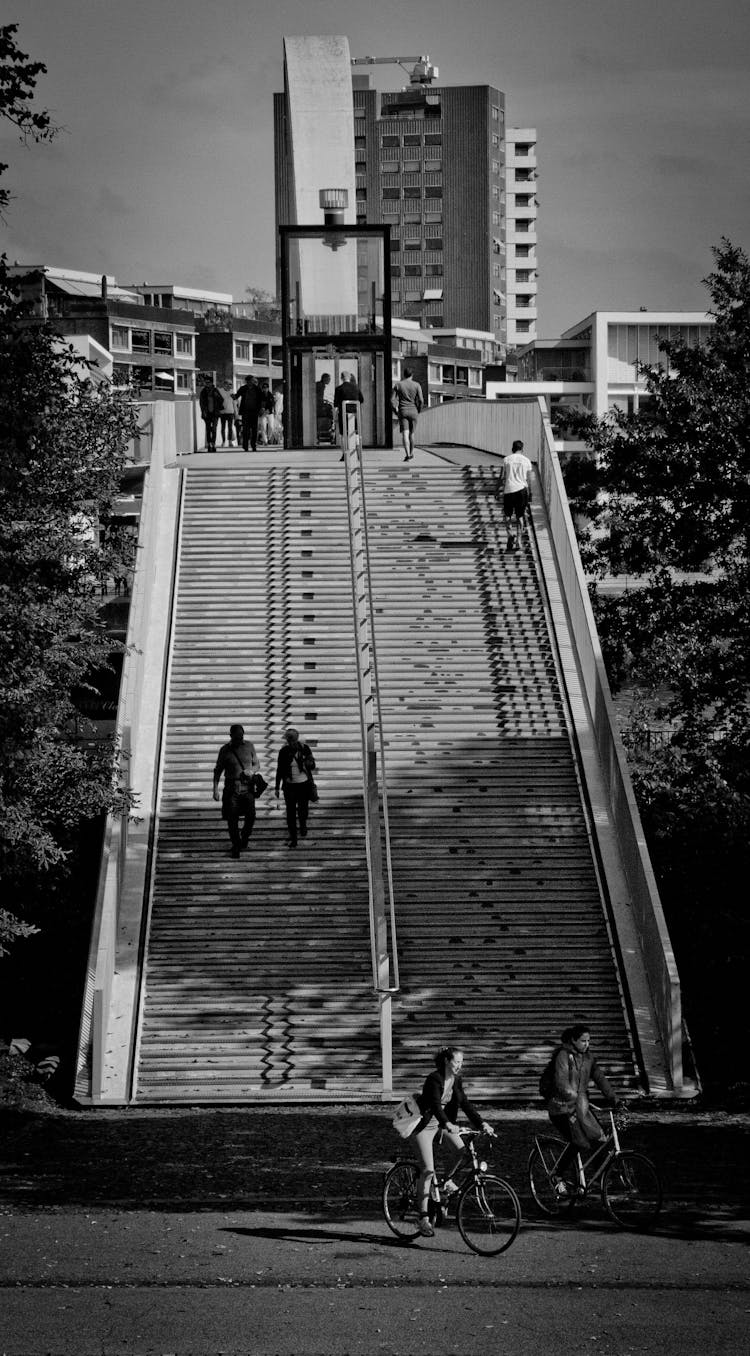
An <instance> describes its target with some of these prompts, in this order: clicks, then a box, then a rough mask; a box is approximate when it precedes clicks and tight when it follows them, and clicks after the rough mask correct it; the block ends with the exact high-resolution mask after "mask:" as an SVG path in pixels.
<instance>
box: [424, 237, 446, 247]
mask: <svg viewBox="0 0 750 1356" xmlns="http://www.w3.org/2000/svg"><path fill="white" fill-rule="evenodd" d="M425 248H426V249H428V250H441V249H442V248H443V237H442V236H441V235H428V237H427V239H426V240H425Z"/></svg>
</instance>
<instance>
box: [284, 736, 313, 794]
mask: <svg viewBox="0 0 750 1356" xmlns="http://www.w3.org/2000/svg"><path fill="white" fill-rule="evenodd" d="M292 761H295V762H296V764H297V767H298V768H299V770H300V772H306V773H307V777H308V781H312V776H311V773H313V772H314V771H315V759H314V758H313V755H312V749H311V748H310V745H309V744H303V743H302V741H300V743H299V744H298V745H297V747H296V749H293V748H292V746H291V744H285V745H284V747H283V748H282V749H280V750H279V757H278V760H277V762H276V795H277V796H278V794H279V787H280V786H281V784H282V782H289V781H291V779H292Z"/></svg>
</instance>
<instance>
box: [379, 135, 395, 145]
mask: <svg viewBox="0 0 750 1356" xmlns="http://www.w3.org/2000/svg"><path fill="white" fill-rule="evenodd" d="M380 144H381V146H398V145H400V142H399V139H398V137H381V140H380Z"/></svg>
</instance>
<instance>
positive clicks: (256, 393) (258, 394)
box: [234, 382, 263, 419]
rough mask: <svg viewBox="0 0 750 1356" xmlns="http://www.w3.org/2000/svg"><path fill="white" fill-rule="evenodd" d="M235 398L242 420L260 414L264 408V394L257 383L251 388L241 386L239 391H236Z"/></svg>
mask: <svg viewBox="0 0 750 1356" xmlns="http://www.w3.org/2000/svg"><path fill="white" fill-rule="evenodd" d="M234 398H235V400H236V401H237V413H238V414H239V416H240V418H241V419H247V418H249V417H251V416H252V415H254V414H260V412H261V410H262V408H263V392H262V391H261V389H260V386H259V385H258V383H257V382H255V384H254V385H250V386H240V389H239V391H235V393H234Z"/></svg>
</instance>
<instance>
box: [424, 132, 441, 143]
mask: <svg viewBox="0 0 750 1356" xmlns="http://www.w3.org/2000/svg"><path fill="white" fill-rule="evenodd" d="M424 144H425V146H442V144H443V134H442V132H425V134H424Z"/></svg>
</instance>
